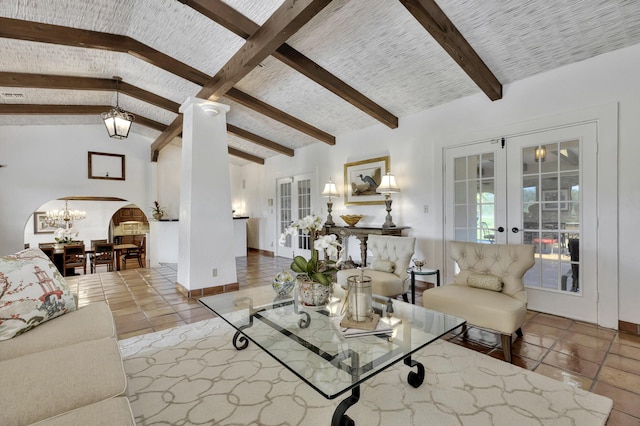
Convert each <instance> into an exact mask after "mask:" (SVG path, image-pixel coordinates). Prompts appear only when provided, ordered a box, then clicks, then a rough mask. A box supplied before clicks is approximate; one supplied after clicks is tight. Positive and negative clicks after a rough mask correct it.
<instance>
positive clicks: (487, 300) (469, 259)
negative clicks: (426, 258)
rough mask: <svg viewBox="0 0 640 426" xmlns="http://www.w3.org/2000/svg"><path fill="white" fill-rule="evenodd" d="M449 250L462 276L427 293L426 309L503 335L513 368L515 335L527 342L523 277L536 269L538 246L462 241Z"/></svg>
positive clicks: (504, 346)
mask: <svg viewBox="0 0 640 426" xmlns="http://www.w3.org/2000/svg"><path fill="white" fill-rule="evenodd" d="M449 245H450V248H451V257H452V258H453V260H455V261H456V263H457V264H458V267H459V268H460V272H459V273H458V274H457V275H456V276H455V279H454V282H452V283H450V284H447V285H444V286H440V287H435V288H432V289H428V290H425V292H424V293H423V294H422V304H423V306H424V307H425V308H429V309H433V310H436V311H440V312H445V313H447V314H451V315H455V316H458V317H461V318H464V319H466V320H467V323H468V324H470V325H475V326H477V327H480V328H485V329H488V330H490V331H494V332H497V333H499V334H500V335H501V341H502V350H503V352H504V357H505V359H506V360H507V361H508V362H511V343H512V340H513V334H514V333H516V334H517V335H518V336H522V330H521V329H520V327H521V326H522V324H524V322H525V316H526V313H527V294H526V292H525V288H524V284H523V283H522V277H523V276H524V274H525V272H527V270H529V269H530V268H531V267H532V266H533V265H534V251H535V246H533V245H513V244H480V243H471V242H461V241H451V242H450V243H449Z"/></svg>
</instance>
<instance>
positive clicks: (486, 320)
mask: <svg viewBox="0 0 640 426" xmlns="http://www.w3.org/2000/svg"><path fill="white" fill-rule="evenodd" d="M422 297H423V299H422V300H423V305H424V306H425V307H426V308H429V309H433V310H435V311H440V312H446V313H447V314H450V315H455V316H457V317H460V318H464V319H466V320H467V322H468V323H469V324H473V325H477V326H479V327H482V328H487V329H490V330H494V331H498V332H500V333H504V334H509V335H511V333H513V332H514V331H516V330H517V329H518V328H520V327H521V326H522V324H524V321H525V316H526V313H527V305H526V303H524V302H522V301H520V300H518V299H514V298H513V297H511V296H508V295H506V294H504V293H501V292H497V291H487V290H484V289H481V288H473V287H469V286H462V285H457V284H448V285H444V286H440V287H436V288H432V289H430V290H426V291H425V292H424V294H423V296H422Z"/></svg>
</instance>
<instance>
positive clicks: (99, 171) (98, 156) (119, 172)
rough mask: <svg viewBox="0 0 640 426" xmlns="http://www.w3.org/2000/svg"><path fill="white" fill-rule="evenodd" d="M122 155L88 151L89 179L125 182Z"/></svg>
mask: <svg viewBox="0 0 640 426" xmlns="http://www.w3.org/2000/svg"><path fill="white" fill-rule="evenodd" d="M124 171H125V163H124V155H122V154H109V153H107V152H93V151H89V179H107V180H125V176H124Z"/></svg>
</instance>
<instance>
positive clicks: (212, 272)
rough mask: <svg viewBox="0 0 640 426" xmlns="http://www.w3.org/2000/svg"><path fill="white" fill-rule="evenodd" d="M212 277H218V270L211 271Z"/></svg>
mask: <svg viewBox="0 0 640 426" xmlns="http://www.w3.org/2000/svg"><path fill="white" fill-rule="evenodd" d="M211 276H212V277H217V276H218V268H213V269H212V270H211Z"/></svg>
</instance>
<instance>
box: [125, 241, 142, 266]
mask: <svg viewBox="0 0 640 426" xmlns="http://www.w3.org/2000/svg"><path fill="white" fill-rule="evenodd" d="M143 252H144V238H143V239H141V240H140V243H139V244H138V247H136V248H132V249H127V251H126V252H125V253H124V254H123V255H122V268H123V269H127V260H128V259H137V260H138V265H140V267H141V268H144V264H143V263H142V254H143Z"/></svg>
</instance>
